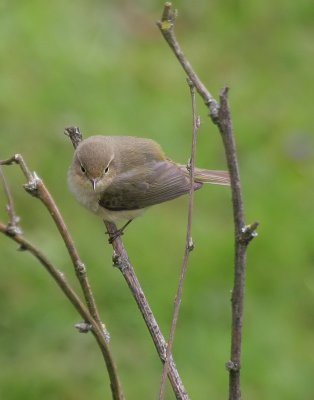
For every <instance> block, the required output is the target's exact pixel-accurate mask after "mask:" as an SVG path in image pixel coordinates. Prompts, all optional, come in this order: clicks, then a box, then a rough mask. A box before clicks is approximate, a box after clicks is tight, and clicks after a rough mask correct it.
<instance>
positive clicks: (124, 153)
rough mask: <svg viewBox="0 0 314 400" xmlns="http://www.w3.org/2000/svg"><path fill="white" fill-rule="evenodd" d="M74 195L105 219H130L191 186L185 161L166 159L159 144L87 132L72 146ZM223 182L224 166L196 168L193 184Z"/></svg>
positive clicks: (196, 186) (226, 180)
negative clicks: (87, 134)
mask: <svg viewBox="0 0 314 400" xmlns="http://www.w3.org/2000/svg"><path fill="white" fill-rule="evenodd" d="M68 181H69V187H70V189H71V191H72V192H73V193H74V195H75V196H76V198H77V200H78V201H79V202H80V203H81V204H83V205H84V206H85V207H87V208H88V209H89V210H91V211H92V212H94V213H96V214H98V215H99V216H100V217H102V218H103V219H104V220H106V221H111V222H116V221H119V220H123V219H128V220H130V219H133V218H135V217H137V216H138V215H140V214H141V213H142V212H143V211H144V210H145V208H147V207H149V206H152V205H154V204H158V203H162V202H165V201H168V200H172V199H174V198H176V197H179V196H181V195H183V194H186V193H188V192H189V190H190V178H189V173H188V171H187V169H186V167H185V166H183V165H180V164H176V163H175V162H173V161H172V160H170V159H168V158H167V157H166V156H165V154H164V152H163V150H162V149H161V147H160V146H159V144H158V143H156V142H155V141H153V140H151V139H144V138H139V137H134V136H91V137H89V138H87V139H85V140H83V141H82V142H81V143H80V144H79V145H78V147H77V148H76V151H75V154H74V158H73V161H72V164H71V166H70V169H69V173H68ZM203 183H215V184H222V185H228V184H229V176H228V173H227V172H225V171H210V170H204V169H199V168H195V180H194V189H195V190H197V189H199V188H200V187H202V185H203Z"/></svg>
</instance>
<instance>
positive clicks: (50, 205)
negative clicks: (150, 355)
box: [0, 154, 124, 400]
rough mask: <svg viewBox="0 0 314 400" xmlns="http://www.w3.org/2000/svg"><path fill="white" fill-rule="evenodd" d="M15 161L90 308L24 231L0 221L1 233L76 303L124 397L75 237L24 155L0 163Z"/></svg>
mask: <svg viewBox="0 0 314 400" xmlns="http://www.w3.org/2000/svg"><path fill="white" fill-rule="evenodd" d="M12 163H17V164H18V165H19V166H20V167H21V170H22V172H23V173H24V175H25V177H26V179H27V181H28V182H27V183H26V184H25V185H24V188H25V190H26V191H28V192H29V193H30V194H32V195H34V196H36V197H38V198H39V199H40V200H41V201H42V202H43V203H44V204H45V206H46V207H47V209H48V211H49V212H50V214H51V216H52V217H53V219H54V221H55V224H56V225H57V227H58V229H59V232H60V234H61V236H62V238H63V240H64V242H65V244H66V246H67V249H68V252H69V255H70V257H71V259H72V262H73V264H74V267H75V271H76V275H77V277H78V279H79V282H80V283H81V287H82V289H83V292H84V295H85V299H86V302H87V306H88V309H87V308H86V307H85V305H84V304H83V303H82V302H81V300H80V298H79V296H78V295H77V294H76V292H75V291H74V290H73V289H72V288H71V286H70V285H69V283H68V282H67V281H66V279H65V276H64V274H63V273H61V272H60V271H59V270H58V269H57V268H56V267H55V266H54V265H53V264H52V263H51V262H50V261H49V260H48V259H47V258H46V257H45V256H44V255H43V253H42V252H41V251H40V250H39V249H38V248H37V247H35V246H34V245H33V244H31V243H30V242H28V241H27V240H26V239H24V237H23V236H22V235H21V231H17V230H16V229H15V230H14V231H13V230H12V229H11V226H10V222H9V224H7V225H5V224H3V223H0V232H2V233H4V234H5V235H7V236H9V237H10V238H11V239H12V240H14V241H15V242H17V243H19V244H20V246H21V249H23V250H28V251H29V252H30V253H32V254H33V255H34V256H35V257H36V258H37V259H38V260H39V261H40V263H41V264H42V265H43V266H44V267H45V268H46V270H47V271H48V272H49V274H50V275H51V276H52V277H53V279H54V280H55V281H56V283H57V284H58V286H59V287H60V288H61V290H62V291H63V292H64V294H65V295H66V297H67V298H68V299H69V300H70V302H71V303H72V304H73V305H74V307H75V308H76V309H77V311H78V312H79V313H80V315H81V316H82V318H84V321H86V322H87V324H85V325H86V326H85V328H86V327H88V329H84V330H83V328H80V324H78V328H79V330H81V331H87V330H91V331H92V333H93V335H94V337H95V338H96V341H97V343H98V345H99V347H100V349H101V352H102V354H103V357H104V360H105V363H106V366H107V370H108V374H109V378H110V386H111V391H112V398H113V399H114V400H123V399H124V395H123V392H122V389H121V385H120V382H119V379H118V374H117V370H116V366H115V363H114V361H113V358H112V355H111V352H110V348H109V345H108V340H109V335H108V333H107V331H106V330H105V327H104V325H103V324H102V323H101V321H100V318H99V314H98V311H97V307H96V304H95V301H94V297H93V294H92V291H91V289H90V286H89V282H88V279H87V276H86V270H85V266H84V264H83V263H82V262H81V260H80V258H79V256H78V253H77V251H76V248H75V246H74V243H73V240H72V238H71V236H70V234H69V232H68V230H67V227H66V225H65V223H64V221H63V219H62V216H61V214H60V212H59V210H58V208H57V206H56V204H55V202H54V200H53V198H52V197H51V195H50V193H49V191H48V190H47V188H46V187H45V185H44V183H43V181H42V180H41V179H40V178H39V177H38V176H37V174H36V173H32V172H31V171H30V170H29V168H28V167H27V165H26V163H25V161H24V159H23V157H22V156H21V155H19V154H16V155H14V156H13V157H11V158H9V159H8V160H4V161H0V166H1V165H10V164H12ZM2 175H3V174H2ZM3 183H4V187H5V192H6V194H7V198H8V202H9V205H8V207H9V208H10V209H11V211H10V216H11V220H12V218H13V217H15V218H16V219H17V220H18V217H16V214H15V211H14V206H13V200H12V196H11V193H10V190H9V187H8V185H7V182H6V180H5V178H4V179H3Z"/></svg>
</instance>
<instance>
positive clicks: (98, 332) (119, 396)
mask: <svg viewBox="0 0 314 400" xmlns="http://www.w3.org/2000/svg"><path fill="white" fill-rule="evenodd" d="M0 232H1V233H3V234H5V235H6V236H8V237H10V238H11V239H12V240H14V241H15V242H16V243H18V244H19V245H20V248H21V249H23V250H28V251H29V252H30V253H31V254H32V255H33V256H34V257H35V258H37V260H38V261H39V262H40V263H41V264H42V265H43V266H44V267H45V269H46V270H47V271H48V273H49V274H50V275H51V276H52V278H53V279H54V281H55V282H56V283H57V285H58V286H59V287H60V289H61V290H62V291H63V293H64V294H65V295H66V297H67V298H68V299H69V300H70V302H71V303H72V304H73V306H74V307H75V308H76V310H77V311H78V313H79V314H80V315H81V316H82V318H83V319H84V320H85V321H88V323H89V324H90V325H91V327H92V329H91V331H92V334H93V335H94V337H95V339H96V341H97V343H98V345H99V347H100V349H101V352H102V354H103V357H104V360H105V363H106V366H107V370H108V374H109V377H110V382H111V390H112V398H113V399H114V400H123V399H124V396H123V393H122V389H121V386H120V382H119V380H118V375H117V371H116V367H115V364H114V361H113V359H112V356H111V352H110V349H109V345H108V343H107V340H106V338H105V336H104V333H103V330H102V329H101V327H100V326H99V324H98V322H97V321H95V319H94V318H93V317H92V316H91V314H90V312H89V311H88V309H87V308H86V307H85V305H84V304H83V303H82V302H81V300H80V298H79V297H78V295H77V294H76V293H75V291H74V290H73V289H72V287H71V286H70V285H69V283H68V282H67V281H66V279H65V275H64V274H63V273H61V272H60V271H59V270H58V269H57V268H56V267H55V266H54V265H53V264H52V263H51V262H50V261H49V260H48V259H47V257H46V256H45V255H44V254H43V253H42V252H41V251H40V250H39V249H38V248H37V247H35V246H34V245H33V244H32V243H30V242H29V241H27V240H26V239H24V237H23V236H21V235H19V234H16V235H14V236H13V235H11V234H10V233H8V231H7V226H6V225H5V224H3V223H1V222H0Z"/></svg>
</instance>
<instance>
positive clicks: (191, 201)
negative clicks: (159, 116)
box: [159, 79, 200, 400]
mask: <svg viewBox="0 0 314 400" xmlns="http://www.w3.org/2000/svg"><path fill="white" fill-rule="evenodd" d="M187 81H188V84H189V87H190V92H191V99H192V150H191V158H190V160H189V165H188V169H189V172H190V185H191V186H190V192H189V205H188V222H187V229H186V242H185V251H184V257H183V261H182V267H181V273H180V278H179V284H178V290H177V294H176V297H175V303H174V310H173V316H172V322H171V328H170V335H169V341H168V346H167V352H166V361H165V363H164V368H163V372H162V378H161V384H160V391H159V400H163V398H164V395H165V387H166V377H167V372H168V366H169V356H170V354H171V353H172V347H173V342H174V336H175V331H176V327H177V322H178V317H179V311H180V305H181V301H182V294H183V286H184V282H185V278H186V273H187V269H188V261H189V255H190V252H191V251H192V250H193V248H194V244H193V240H192V219H193V204H194V168H195V155H196V140H197V132H198V129H199V126H200V119H199V117H198V116H197V115H196V104H195V103H196V102H195V86H194V84H193V82H192V81H190V80H189V79H188V80H187Z"/></svg>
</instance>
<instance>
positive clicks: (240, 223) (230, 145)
mask: <svg viewBox="0 0 314 400" xmlns="http://www.w3.org/2000/svg"><path fill="white" fill-rule="evenodd" d="M218 120H219V123H218V126H219V130H220V133H221V136H222V140H223V143H224V148H225V153H226V159H227V164H228V169H229V172H230V180H231V191H232V204H233V219H234V227H235V261H234V263H235V264H234V286H233V290H232V297H231V303H232V334H231V358H230V360H229V361H228V362H227V363H226V367H227V369H228V370H229V399H230V400H238V399H241V386H240V368H241V347H242V325H243V302H244V288H245V274H246V249H247V246H248V244H249V242H250V241H251V239H253V238H254V237H255V236H256V232H255V229H256V228H257V226H258V223H257V222H254V223H253V224H252V225H250V226H246V225H245V217H244V207H243V198H242V192H241V182H240V172H239V166H238V160H237V153H236V144H235V139H234V134H233V128H232V122H231V114H230V108H229V104H228V88H225V89H223V90H222V92H221V94H220V109H219V116H218Z"/></svg>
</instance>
